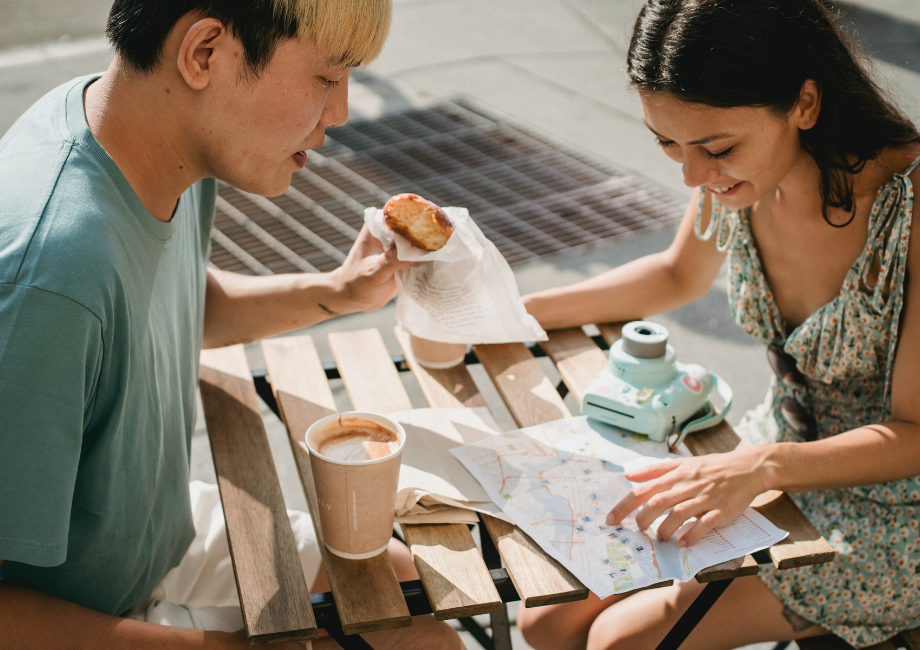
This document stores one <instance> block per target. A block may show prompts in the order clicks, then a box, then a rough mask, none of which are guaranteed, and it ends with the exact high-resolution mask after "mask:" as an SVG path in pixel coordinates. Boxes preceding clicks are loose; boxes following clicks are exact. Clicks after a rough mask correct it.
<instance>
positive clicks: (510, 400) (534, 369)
mask: <svg viewBox="0 0 920 650" xmlns="http://www.w3.org/2000/svg"><path fill="white" fill-rule="evenodd" d="M474 349H475V350H476V356H477V357H479V361H480V362H481V363H482V366H483V368H485V370H486V372H487V373H488V374H489V377H490V378H491V379H492V383H493V384H495V388H497V389H498V392H499V394H500V395H501V396H502V399H503V400H504V402H505V405H506V406H507V407H508V410H509V411H510V412H511V417H513V418H514V421H515V422H516V423H517V425H518V426H519V427H530V426H533V425H535V424H542V423H543V422H551V421H552V420H560V419H562V418H568V417H571V416H572V414H571V413H570V412H569V409H568V407H567V406H566V405H565V402H563V401H562V398H561V397H560V396H559V393H558V392H557V391H556V387H555V386H553V384H552V382H551V381H550V380H549V377H547V376H546V373H544V372H543V369H542V368H541V367H540V364H539V363H538V362H537V360H536V359H535V358H534V356H533V354H532V353H531V352H530V350H528V349H527V347H526V346H525V345H524V344H523V343H499V344H494V345H477V346H475V348H474Z"/></svg>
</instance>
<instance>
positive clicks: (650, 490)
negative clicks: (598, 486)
mask: <svg viewBox="0 0 920 650" xmlns="http://www.w3.org/2000/svg"><path fill="white" fill-rule="evenodd" d="M626 478H627V479H629V480H630V481H633V482H636V483H641V485H637V486H635V487H634V488H633V489H632V491H631V492H630V493H629V494H627V495H626V496H625V497H623V499H622V500H621V501H620V502H619V503H618V504H616V506H614V508H613V510H611V511H610V513H609V514H608V515H607V523H608V524H611V525H615V524H618V523H620V522H621V521H622V520H623V519H625V518H626V517H628V516H629V515H630V513H632V512H633V511H634V510H636V508H639V507H640V506H644V507H642V508H641V509H640V510H639V512H638V513H637V514H636V525H637V526H638V527H639V529H640V530H646V529H647V528H648V527H649V526H651V525H652V523H653V522H654V521H655V520H656V519H658V517H660V516H661V515H662V514H664V513H665V512H666V511H667V510H670V511H671V512H670V514H668V516H667V517H665V519H664V521H662V522H661V525H660V526H659V527H658V539H662V540H664V539H668V538H670V537H671V536H672V535H673V534H674V533H676V532H677V531H678V529H680V528H681V526H683V525H684V524H685V523H687V521H688V520H689V519H691V518H693V517H696V521H695V522H692V523H691V524H690V526H689V527H688V528H687V529H686V530H684V531H681V536H680V538H679V539H678V541H677V543H678V545H679V546H690V545H692V544H694V543H696V542H698V541H699V540H700V539H701V538H702V537H704V536H705V535H706V534H707V533H708V532H709V531H711V530H712V529H713V528H718V527H719V526H724V525H726V524H729V523H731V522H732V521H734V519H735V518H736V517H738V516H739V515H740V514H741V513H742V512H744V510H745V509H746V508H747V507H748V506H749V505H751V502H752V501H753V500H754V499H755V498H756V497H757V496H758V495H759V494H761V493H763V492H765V491H766V490H767V486H766V480H765V475H764V463H763V458H762V454H761V451H760V448H759V447H756V446H751V447H743V448H741V449H737V450H735V451H732V452H728V453H725V454H708V455H706V456H694V457H692V458H680V459H674V460H668V461H665V462H663V463H656V464H654V465H650V466H649V467H645V468H643V469H640V470H637V471H635V472H629V473H627V474H626Z"/></svg>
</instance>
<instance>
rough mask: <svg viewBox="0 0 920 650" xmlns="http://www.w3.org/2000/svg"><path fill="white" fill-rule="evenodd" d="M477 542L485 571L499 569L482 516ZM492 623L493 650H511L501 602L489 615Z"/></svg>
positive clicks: (504, 609) (506, 616)
mask: <svg viewBox="0 0 920 650" xmlns="http://www.w3.org/2000/svg"><path fill="white" fill-rule="evenodd" d="M479 519H480V521H479V541H480V542H481V543H482V559H483V560H484V561H485V563H486V568H487V569H500V568H501V566H502V559H501V556H500V555H499V554H498V549H497V548H495V544H494V543H493V542H492V536H491V535H489V531H487V530H486V527H485V525H483V523H482V515H480V517H479ZM489 617H490V618H491V622H492V647H493V648H494V650H511V623H510V621H509V620H508V605H506V604H505V603H504V601H503V602H502V608H501V609H500V610H498V611H497V612H494V613H492V614H489Z"/></svg>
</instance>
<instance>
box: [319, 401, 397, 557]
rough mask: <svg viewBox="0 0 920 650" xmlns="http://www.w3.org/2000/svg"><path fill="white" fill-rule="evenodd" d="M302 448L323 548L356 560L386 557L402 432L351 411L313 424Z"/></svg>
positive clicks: (373, 416) (383, 419) (390, 422)
mask: <svg viewBox="0 0 920 650" xmlns="http://www.w3.org/2000/svg"><path fill="white" fill-rule="evenodd" d="M306 443H307V449H309V450H310V466H311V467H312V469H313V481H314V483H315V485H316V500H317V503H318V505H319V516H320V525H321V526H322V534H323V541H324V542H325V544H326V548H328V549H329V551H330V552H332V553H334V554H336V555H338V556H340V557H344V558H348V559H355V560H360V559H364V558H368V557H373V556H375V555H378V554H380V553H382V552H383V551H385V550H386V548H387V546H388V544H389V542H390V537H392V535H393V521H394V519H395V507H396V491H397V487H398V484H399V466H400V462H401V459H402V450H403V446H404V445H405V443H406V432H405V430H403V428H402V426H400V425H399V423H397V422H394V421H393V420H391V419H389V418H387V417H384V416H382V415H378V414H376V413H367V412H361V411H350V412H346V413H339V414H336V415H330V416H328V417H325V418H322V419H321V420H317V421H316V422H315V423H314V424H313V426H311V427H310V428H309V429H307V434H306Z"/></svg>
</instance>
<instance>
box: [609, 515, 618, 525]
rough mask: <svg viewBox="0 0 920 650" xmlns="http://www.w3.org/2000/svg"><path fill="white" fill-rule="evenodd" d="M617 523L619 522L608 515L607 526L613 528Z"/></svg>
mask: <svg viewBox="0 0 920 650" xmlns="http://www.w3.org/2000/svg"><path fill="white" fill-rule="evenodd" d="M616 523H617V520H616V519H614V518H613V515H607V525H608V526H613V525H614V524H616Z"/></svg>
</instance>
